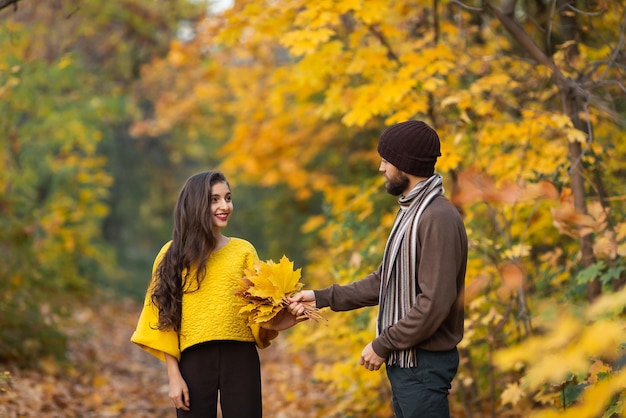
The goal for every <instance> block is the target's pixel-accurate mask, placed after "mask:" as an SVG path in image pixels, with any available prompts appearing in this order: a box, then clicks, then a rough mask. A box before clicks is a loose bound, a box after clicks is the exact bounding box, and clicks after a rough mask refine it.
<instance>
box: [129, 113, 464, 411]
mask: <svg viewBox="0 0 626 418" xmlns="http://www.w3.org/2000/svg"><path fill="white" fill-rule="evenodd" d="M378 152H379V154H380V156H381V158H382V161H381V164H380V168H379V171H381V172H382V173H383V175H384V176H385V179H386V189H387V192H389V193H390V194H392V195H394V196H399V204H400V209H399V211H398V214H397V217H396V220H395V222H394V225H393V228H392V230H391V233H390V235H389V238H388V241H387V244H386V247H385V251H384V254H383V258H382V262H381V264H380V266H379V268H378V269H377V270H376V271H375V272H373V273H372V274H370V275H368V276H366V277H364V278H363V279H361V280H359V281H356V282H354V283H352V284H349V285H345V286H339V285H332V286H331V287H329V288H327V289H323V290H305V291H302V292H300V293H298V294H297V295H295V296H294V297H293V298H292V299H291V301H290V302H291V303H290V305H289V306H288V308H287V309H285V310H283V311H282V313H281V315H279V316H277V317H276V318H275V320H274V322H273V323H272V324H271V325H270V326H268V327H267V328H263V327H258V326H252V325H249V324H248V323H247V322H246V321H245V320H244V319H243V318H242V317H241V316H240V315H238V307H237V306H238V304H237V303H236V300H235V299H234V298H235V297H236V296H234V293H235V291H236V290H237V288H238V285H239V280H240V279H241V277H242V275H243V270H244V268H246V267H247V266H250V265H251V263H252V262H253V261H254V260H255V259H257V258H258V256H257V253H256V250H255V249H254V247H253V246H252V245H251V244H250V243H249V242H247V241H245V240H242V239H238V238H228V237H226V236H224V235H223V234H222V233H221V229H222V228H224V227H225V226H226V225H227V222H228V218H229V216H230V215H231V214H232V211H233V204H232V195H231V191H230V186H229V185H228V182H227V181H226V179H225V178H224V176H223V175H222V174H221V173H219V172H205V173H200V174H196V175H195V176H192V177H191V178H190V179H189V180H187V183H185V185H184V186H183V189H182V190H181V192H180V195H179V197H178V201H177V204H176V208H175V211H174V230H173V234H172V240H171V241H170V242H168V243H167V244H166V245H165V246H164V247H163V248H162V249H161V251H160V252H159V254H158V255H157V258H156V260H155V264H154V268H153V275H152V277H153V279H152V281H151V284H150V287H149V289H148V292H147V294H146V299H145V303H144V308H143V310H142V312H141V315H140V318H139V322H138V324H137V329H136V330H135V332H134V334H133V336H132V337H131V341H133V342H134V343H135V344H137V345H139V346H140V347H142V348H143V349H145V350H146V351H148V352H150V353H152V354H154V355H155V356H157V357H159V358H160V359H161V360H163V361H165V363H166V366H167V372H168V378H169V384H170V389H169V397H170V399H171V401H172V404H173V406H175V407H176V412H177V416H178V417H200V416H202V417H215V416H216V411H217V402H218V392H219V403H220V405H221V409H222V413H223V416H224V417H225V418H239V417H240V418H255V417H261V416H262V404H261V378H260V364H259V358H258V353H257V347H258V348H264V347H266V346H267V345H269V343H270V341H271V340H272V339H273V338H275V337H276V336H277V335H278V331H280V330H284V329H287V328H289V327H291V326H293V325H295V324H296V323H297V322H298V320H297V319H296V318H297V317H298V316H300V315H301V314H302V313H303V312H304V309H305V305H309V306H315V307H317V308H322V307H327V306H329V307H330V308H331V309H332V310H334V311H344V310H350V309H357V308H360V307H364V306H374V305H379V314H378V321H377V322H378V327H377V328H378V329H377V330H376V331H377V336H376V338H375V339H374V340H373V341H372V342H370V343H369V344H367V346H366V347H365V348H364V349H363V352H362V353H361V365H363V366H364V367H366V368H367V369H368V370H378V369H379V368H380V367H381V365H382V364H383V363H384V362H385V363H386V370H387V375H388V377H389V381H390V383H391V388H392V393H393V409H394V412H395V415H396V417H398V418H411V417H420V418H430V417H432V418H439V417H449V416H450V413H449V407H448V398H447V397H448V392H449V390H450V387H451V382H452V379H453V378H454V376H455V374H456V371H457V368H458V364H459V357H458V352H457V349H456V345H457V344H458V342H459V341H460V340H461V338H462V336H463V293H464V281H465V269H466V264H467V236H466V233H465V227H464V225H463V221H462V219H461V216H460V214H459V213H458V211H457V210H456V208H455V207H454V206H453V205H452V204H451V203H450V202H449V201H448V200H447V199H446V198H445V197H444V196H443V186H442V179H441V176H440V175H438V174H435V172H434V168H435V163H436V161H437V158H438V157H439V156H440V155H441V153H440V143H439V137H438V135H437V133H436V132H435V131H434V130H433V129H432V128H430V127H429V126H428V125H427V124H425V123H424V122H421V121H414V120H411V121H406V122H402V123H399V124H396V125H393V126H391V127H389V128H388V129H387V130H385V131H384V132H383V133H382V135H381V136H380V139H379V143H378ZM198 266H201V267H198ZM181 277H182V281H181Z"/></svg>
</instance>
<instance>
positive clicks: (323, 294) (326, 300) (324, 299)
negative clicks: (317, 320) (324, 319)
mask: <svg viewBox="0 0 626 418" xmlns="http://www.w3.org/2000/svg"><path fill="white" fill-rule="evenodd" d="M313 294H314V295H315V307H316V308H318V309H320V308H326V307H327V306H330V287H327V288H326V289H321V290H314V291H313Z"/></svg>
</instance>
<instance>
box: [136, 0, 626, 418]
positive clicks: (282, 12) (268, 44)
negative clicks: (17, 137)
mask: <svg viewBox="0 0 626 418" xmlns="http://www.w3.org/2000/svg"><path fill="white" fill-rule="evenodd" d="M625 21H626V19H625V9H624V6H623V5H622V4H621V2H619V1H608V2H600V3H594V2H589V3H585V4H582V2H581V4H577V3H576V4H575V3H574V2H570V1H560V0H559V1H556V0H555V1H548V2H534V3H533V2H529V3H516V2H503V3H502V4H491V3H488V2H481V3H480V4H473V3H469V2H450V3H447V4H440V3H439V2H434V3H433V2H424V1H394V2H387V1H380V0H371V1H367V2H363V1H358V0H357V1H349V0H345V1H323V2H316V3H314V4H312V3H311V2H305V1H302V0H299V1H298V0H296V1H260V0H257V1H254V0H247V1H246V0H244V1H237V2H235V5H234V7H233V8H232V9H231V10H228V11H226V12H224V13H223V14H220V15H211V16H208V17H207V18H206V19H204V20H203V21H201V22H199V23H198V26H197V31H196V36H195V37H194V38H193V39H191V40H189V41H188V42H173V43H172V45H171V49H170V52H169V54H168V56H167V58H166V59H165V60H162V61H158V62H155V63H153V65H151V66H150V67H147V68H146V69H145V70H144V71H145V74H146V77H145V79H144V81H145V83H146V86H150V87H152V88H154V87H157V86H159V85H162V83H163V80H164V79H165V80H167V77H162V76H161V74H169V75H174V74H181V75H184V76H181V77H180V79H177V80H178V81H177V82H179V83H184V86H185V88H176V89H172V88H168V86H163V88H162V89H161V90H160V94H159V95H157V96H156V97H155V112H154V113H153V114H152V113H151V114H150V115H147V117H144V118H142V119H141V120H140V121H138V123H137V124H136V125H135V126H134V127H133V131H132V132H133V133H134V134H135V135H147V134H149V135H159V134H162V133H164V132H168V131H169V130H171V129H172V128H173V127H181V126H183V127H185V129H186V130H188V131H189V132H193V131H194V130H197V129H200V126H201V125H200V124H197V123H195V122H194V121H195V120H200V119H201V120H202V121H203V124H204V125H205V126H206V124H208V125H209V126H211V129H212V130H213V132H214V133H215V135H216V136H218V137H221V138H223V141H224V145H223V146H222V147H221V148H220V153H221V154H220V155H221V156H222V158H223V161H222V167H223V168H224V169H225V171H227V172H229V173H233V174H234V175H235V176H236V177H237V178H238V179H241V180H246V179H248V180H249V181H252V182H254V183H256V184H261V185H277V184H285V185H287V186H288V187H290V188H291V189H292V190H293V192H294V194H295V196H296V198H297V199H299V200H300V201H302V202H308V201H310V199H312V198H315V197H316V196H319V195H321V196H322V197H323V204H322V205H321V206H320V210H321V213H319V214H317V215H316V216H314V217H312V218H311V219H310V220H309V222H308V223H307V224H306V225H305V226H304V230H303V232H305V233H310V234H313V236H314V237H315V245H312V246H311V247H309V249H308V257H309V259H310V263H309V264H307V266H305V268H304V269H303V277H304V281H305V282H306V283H307V284H308V285H309V286H311V287H319V286H326V285H329V284H331V283H333V282H340V283H342V282H349V281H352V280H354V279H355V278H358V277H360V276H361V275H363V274H365V273H367V272H369V271H371V270H372V269H374V268H375V267H376V265H377V263H378V262H379V261H380V255H381V254H382V250H383V247H384V243H385V239H386V236H387V233H388V231H389V228H390V226H391V224H392V218H393V212H394V210H395V208H396V206H395V204H394V202H393V199H390V198H389V197H387V196H385V195H384V193H382V192H381V185H382V183H381V181H380V180H378V181H376V180H374V178H375V171H376V167H377V164H378V161H379V159H378V155H377V154H376V152H375V144H376V141H377V137H378V135H379V134H380V132H381V131H382V130H383V129H384V128H385V126H388V125H390V124H393V123H396V122H399V121H403V120H406V119H410V118H419V119H424V120H426V121H428V122H429V123H430V124H432V125H433V126H434V127H435V128H436V129H437V131H438V132H439V134H440V136H441V139H442V154H443V156H442V158H441V160H440V162H439V164H438V167H437V168H438V171H440V172H441V173H442V174H443V175H444V177H445V179H446V190H447V193H448V194H449V195H450V196H451V198H452V199H453V201H454V202H455V203H456V204H457V205H458V207H459V209H460V210H461V211H462V213H463V215H464V217H465V220H466V223H467V226H468V230H469V235H470V239H471V256H470V260H469V269H468V276H467V295H466V302H467V307H466V312H467V321H466V337H465V339H464V341H463V343H462V345H461V347H460V348H461V351H462V361H463V363H462V367H461V370H460V372H459V376H458V379H457V381H456V383H455V384H456V386H455V388H454V393H455V399H456V400H457V402H456V403H455V405H454V408H453V409H454V410H455V411H457V412H458V414H457V415H459V416H460V415H461V414H464V415H465V416H468V417H469V416H496V415H499V414H508V415H509V416H528V415H529V413H530V411H535V412H536V413H537V414H538V415H539V416H541V414H545V416H551V415H554V414H557V413H558V412H557V411H564V412H563V413H564V414H565V415H567V414H572V416H590V417H591V416H599V415H600V416H601V415H602V414H605V415H606V416H610V414H611V413H613V412H615V411H618V410H620V408H622V406H621V405H622V399H621V397H623V396H624V394H623V389H621V387H623V386H620V385H621V384H622V383H623V379H624V377H623V373H622V372H621V369H620V362H619V361H617V359H618V358H619V356H620V355H623V352H622V351H623V348H620V344H623V341H622V340H621V337H620V336H621V335H622V334H623V333H620V332H619V330H620V329H622V330H623V327H624V322H623V314H622V311H623V308H624V290H623V283H624V277H625V271H626V265H625V264H624V261H623V255H624V254H625V252H626V226H625V223H624V212H625V211H624V196H623V192H622V189H623V188H622V187H621V178H622V177H623V168H622V167H621V166H620V162H621V161H623V159H624V154H625V153H626V148H625V145H624V144H623V141H620V140H619V139H620V138H621V133H622V131H623V127H624V115H625V114H626V113H625V112H626V108H625V104H626V103H625V101H624V97H625V95H624V92H625V90H624V81H625V80H624V78H625V75H624V74H625V73H624V56H625V50H626V48H625V43H624V34H625V26H624V22H625ZM285 251H286V252H287V254H288V249H286V250H285ZM288 255H289V254H288ZM603 293H606V296H604V297H600V296H601V295H602V294H603ZM555 302H558V304H559V311H555V310H554V309H550V308H554V307H556V306H555ZM591 302H593V303H591ZM334 317H335V318H330V321H334V322H333V323H332V326H329V327H317V328H313V329H312V328H311V327H309V326H308V325H304V326H301V327H298V328H297V329H296V330H295V331H294V333H293V337H292V342H293V345H294V347H296V348H297V349H307V350H313V351H314V352H315V353H316V354H317V355H318V356H319V357H320V358H323V359H324V360H325V361H324V362H320V363H319V364H318V366H317V369H316V375H315V378H317V379H320V380H322V381H325V382H328V383H329V384H330V385H331V388H332V390H333V391H334V392H333V393H335V394H336V395H334V401H333V402H332V403H330V402H329V404H328V405H321V406H320V407H319V408H320V411H319V413H320V414H324V415H325V416H340V415H341V414H342V413H343V414H345V413H346V411H349V413H350V414H353V415H366V416H372V415H377V416H386V415H388V414H389V409H388V408H389V406H388V396H387V395H388V393H387V391H388V389H387V388H386V386H385V382H384V379H382V378H381V374H372V373H369V372H366V371H362V370H360V369H358V368H357V366H356V362H355V359H357V358H358V354H359V353H360V351H361V349H362V347H363V346H364V345H365V344H366V343H367V342H368V341H369V340H370V339H371V338H372V337H373V329H374V326H373V324H374V322H375V318H376V311H375V310H363V311H359V312H352V313H345V314H343V313H342V314H337V315H334ZM557 319H560V320H557ZM608 331H610V335H611V336H613V335H616V337H615V338H613V337H611V338H608V337H605V338H602V336H606V335H608V334H607V332H608ZM560 337H561V338H562V339H561V340H559V338H560ZM519 343H521V344H522V345H521V347H522V348H521V349H520V350H519V351H515V350H516V349H515V348H514V347H516V345H517V344H519ZM565 345H566V346H567V347H570V349H571V353H569V352H568V353H569V354H571V355H570V356H568V357H566V358H567V359H571V360H576V363H575V364H573V363H569V362H567V361H562V362H559V361H558V359H559V358H558V355H557V354H556V353H557V352H558V350H561V349H564V347H565ZM509 348H510V349H511V350H512V351H509V350H508V349H509ZM620 350H621V351H620ZM546 352H549V353H552V354H554V356H552V357H549V360H550V361H549V362H547V363H546V362H537V363H536V364H533V363H532V361H531V359H532V358H535V357H541V356H542V355H543V354H544V353H546ZM372 394H376V395H375V396H372ZM564 394H565V395H564ZM600 394H601V395H600ZM591 405H594V406H595V408H596V409H593V408H591ZM555 407H556V408H555Z"/></svg>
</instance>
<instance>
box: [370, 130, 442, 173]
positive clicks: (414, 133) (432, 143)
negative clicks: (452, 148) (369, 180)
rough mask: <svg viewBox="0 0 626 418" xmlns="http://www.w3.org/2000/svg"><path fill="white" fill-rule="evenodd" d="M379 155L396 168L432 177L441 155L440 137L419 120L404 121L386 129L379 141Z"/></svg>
mask: <svg viewBox="0 0 626 418" xmlns="http://www.w3.org/2000/svg"><path fill="white" fill-rule="evenodd" d="M378 153H379V154H380V156H381V157H382V158H384V159H385V160H387V161H389V162H390V163H391V164H393V165H394V166H395V167H396V168H397V169H399V170H401V171H404V172H405V173H407V174H413V175H414V176H418V177H430V176H432V175H433V174H434V172H435V163H436V162H437V157H439V156H440V155H441V152H440V145H439V136H438V135H437V132H435V130H434V129H433V128H431V127H430V126H428V125H427V124H425V123H424V122H422V121H418V120H409V121H406V122H401V123H398V124H396V125H393V126H390V127H389V128H387V129H386V130H385V131H384V132H383V133H382V135H381V136H380V139H379V141H378Z"/></svg>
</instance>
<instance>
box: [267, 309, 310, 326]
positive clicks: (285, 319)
mask: <svg viewBox="0 0 626 418" xmlns="http://www.w3.org/2000/svg"><path fill="white" fill-rule="evenodd" d="M307 319H308V318H306V317H302V318H298V317H297V316H296V315H293V314H292V313H291V312H289V310H288V309H287V308H284V309H282V310H281V311H280V312H278V313H277V314H276V316H275V317H274V319H272V321H271V322H270V323H269V324H267V325H261V326H262V327H263V328H267V329H271V330H274V331H283V330H286V329H288V328H291V327H293V326H294V325H296V324H297V323H298V322H302V321H306V320H307Z"/></svg>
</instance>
